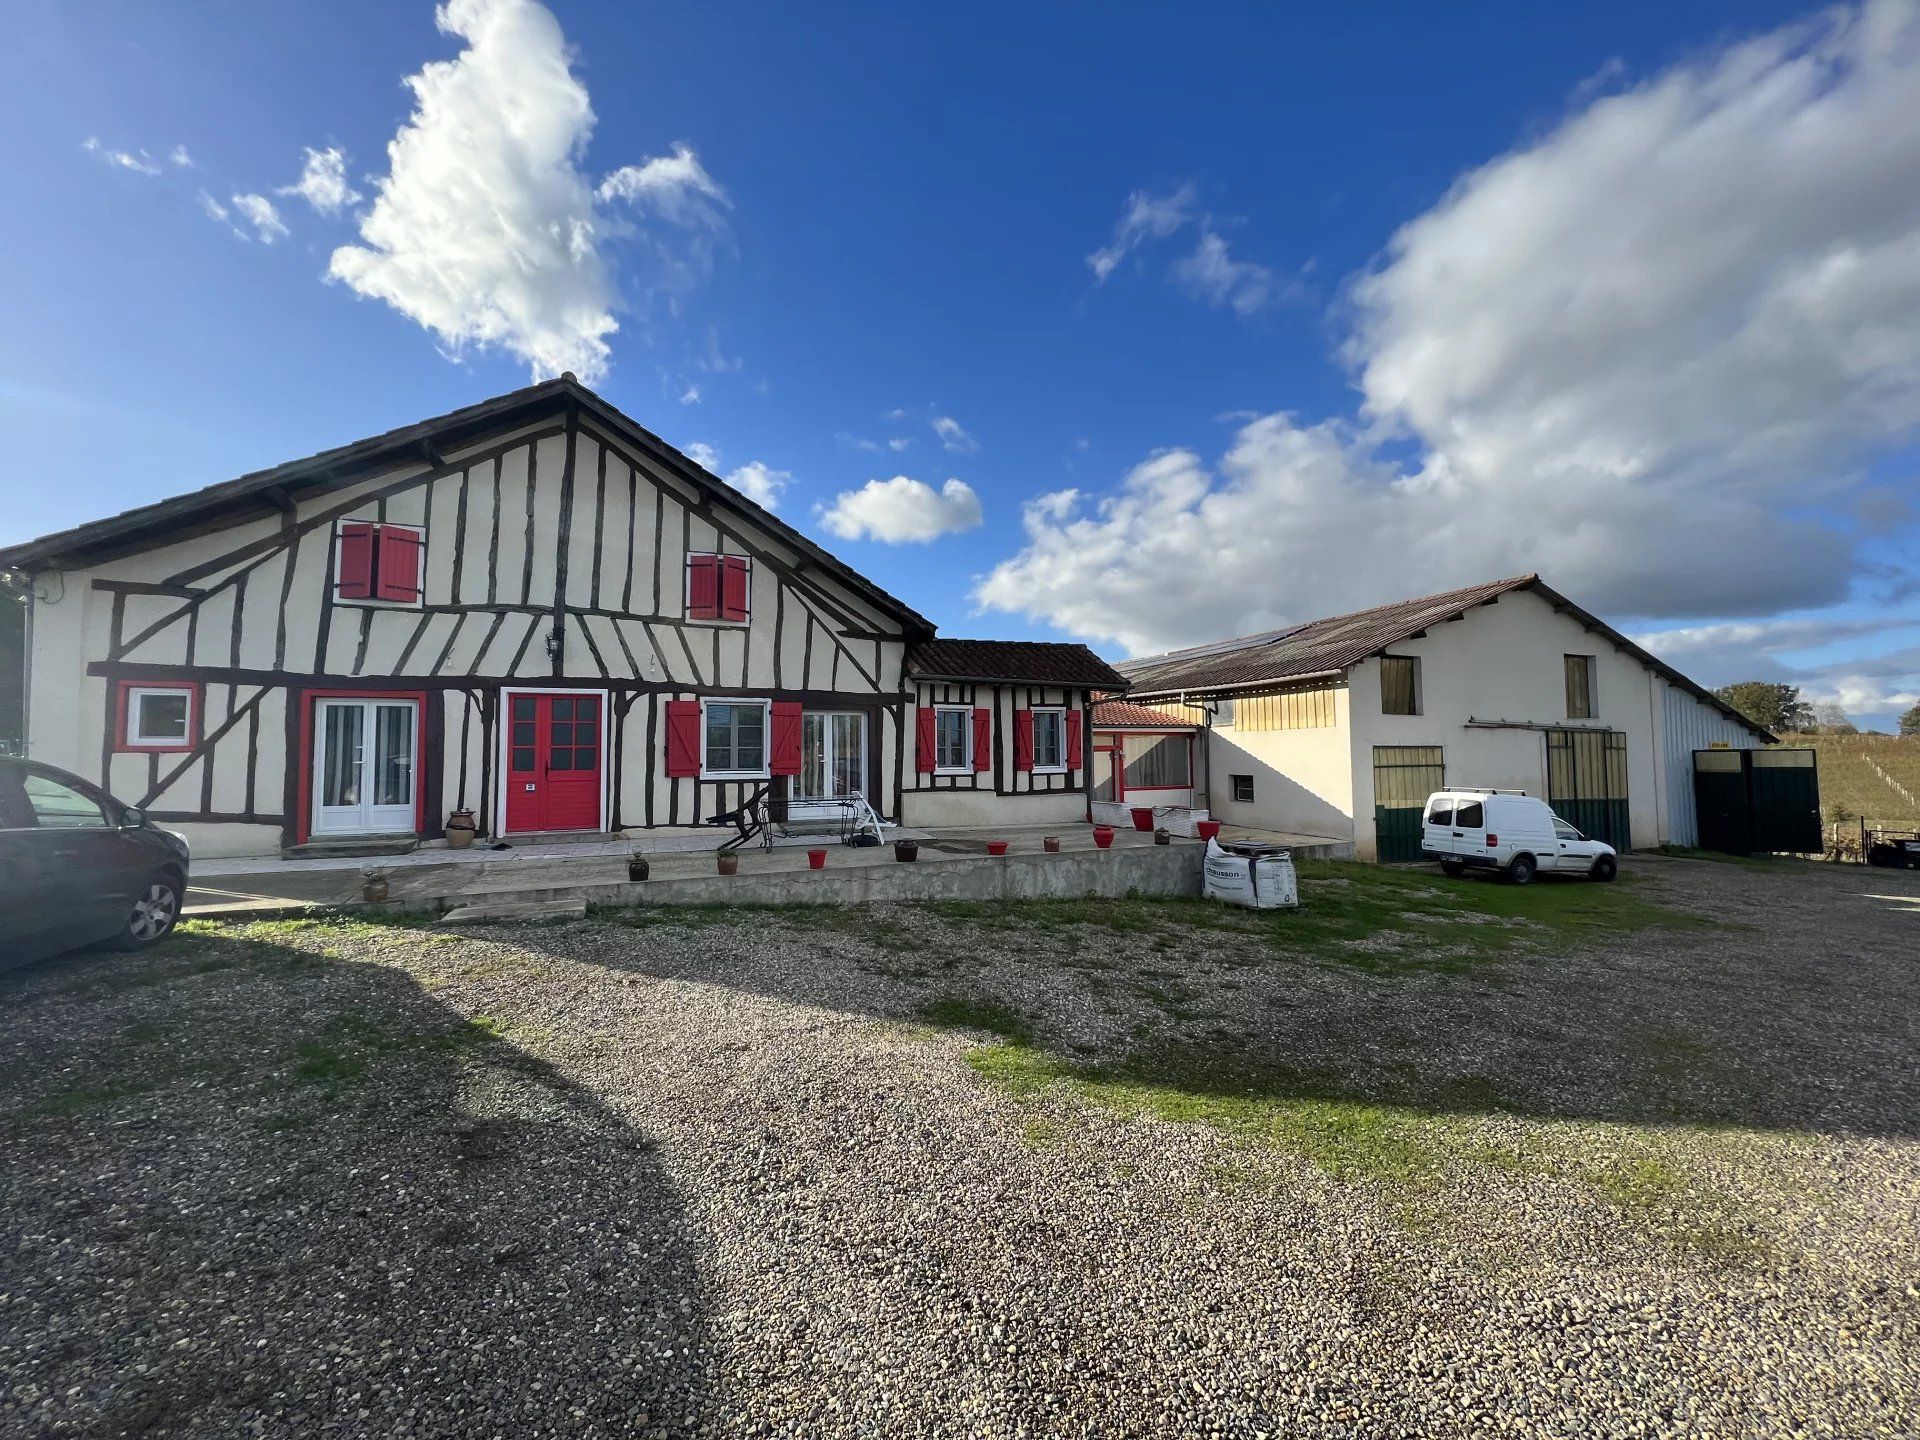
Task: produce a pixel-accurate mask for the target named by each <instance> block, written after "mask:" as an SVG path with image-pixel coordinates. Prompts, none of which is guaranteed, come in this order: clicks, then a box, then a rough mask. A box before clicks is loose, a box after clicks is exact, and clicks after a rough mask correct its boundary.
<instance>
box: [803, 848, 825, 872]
mask: <svg viewBox="0 0 1920 1440" xmlns="http://www.w3.org/2000/svg"><path fill="white" fill-rule="evenodd" d="M826 868H827V852H826V851H824V850H809V851H807V869H809V870H824V869H826Z"/></svg>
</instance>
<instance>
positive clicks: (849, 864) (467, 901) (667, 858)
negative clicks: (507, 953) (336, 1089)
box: [186, 824, 1352, 919]
mask: <svg viewBox="0 0 1920 1440" xmlns="http://www.w3.org/2000/svg"><path fill="white" fill-rule="evenodd" d="M728 833H730V832H728ZM1047 835H1058V836H1059V837H1060V850H1059V852H1058V853H1054V854H1050V853H1047V852H1046V851H1045V850H1044V849H1043V848H1042V843H1041V842H1042V839H1043V837H1045V836H1047ZM722 838H723V835H722V832H720V831H717V830H713V829H708V830H705V831H701V832H687V833H683V834H669V835H647V836H639V837H635V838H632V839H615V840H593V841H582V842H573V843H567V842H561V843H544V844H534V845H523V846H516V847H515V848H513V849H511V850H491V849H487V848H483V847H480V846H476V847H475V848H474V849H471V850H449V849H444V848H439V847H429V848H422V849H420V850H416V851H413V852H411V853H409V854H406V855H398V856H388V857H382V858H379V859H357V858H349V857H342V856H329V857H324V858H307V859H298V860H281V859H264V858H263V859H232V858H222V859H209V860H207V861H205V862H204V863H201V864H198V865H196V866H195V867H194V871H193V879H192V883H191V885H190V886H189V889H188V891H187V903H186V913H187V914H188V915H189V916H194V917H198V918H203V919H210V918H222V917H236V918H261V917H263V916H267V915H279V914H289V913H300V912H303V911H307V910H322V909H337V908H349V907H358V906H364V905H366V904H367V902H366V901H365V900H363V899H362V896H361V885H362V874H363V872H364V871H365V870H366V869H368V868H370V867H373V866H378V867H379V868H380V869H382V870H383V871H384V872H385V873H386V876H387V882H388V898H387V900H386V902H385V905H384V907H383V908H385V909H389V910H401V911H407V912H411V913H424V914H436V913H441V912H450V911H458V910H462V909H464V908H467V907H481V908H484V909H486V910H487V911H489V912H490V913H492V912H501V913H507V914H511V913H513V912H514V909H515V908H517V907H527V913H535V912H536V910H537V909H548V910H556V911H557V910H560V909H563V908H566V907H578V906H583V905H589V904H591V905H676V904H677V905H698V904H727V903H733V904H741V905H766V904H829V905H832V904H858V903H861V902H864V901H870V900H922V899H968V900H983V899H995V898H1007V899H1013V898H1027V897H1034V896H1077V895H1087V894H1098V895H1112V896H1120V895H1125V894H1127V893H1128V891H1130V890H1134V891H1139V892H1140V893H1143V894H1158V895H1182V894H1185V895H1192V894H1198V893H1199V888H1200V857H1201V853H1202V851H1203V849H1204V847H1203V846H1202V845H1201V844H1200V842H1199V841H1197V840H1184V839H1179V838H1175V839H1174V840H1173V841H1172V842H1171V843H1170V844H1168V845H1166V846H1156V845H1155V844H1154V843H1153V837H1152V836H1151V835H1149V834H1143V833H1140V832H1137V831H1128V830H1123V831H1118V832H1117V833H1116V834H1115V837H1114V842H1113V848H1112V849H1111V850H1108V851H1101V850H1099V849H1098V848H1097V847H1096V846H1095V845H1094V843H1093V829H1092V827H1091V826H1090V825H1086V824H1074V825H1051V826H1024V827H1004V828H998V829H993V830H984V829H981V830H959V829H950V830H943V831H940V832H938V833H932V832H927V831H917V830H910V829H904V828H900V827H894V828H890V829H889V830H888V831H887V843H886V844H884V845H881V846H877V847H872V848H866V849H856V848H852V847H849V846H846V845H842V844H840V843H839V842H838V841H837V840H835V839H833V838H831V837H821V836H802V835H795V836H788V837H783V838H780V839H778V840H776V841H775V843H774V845H773V848H771V849H769V850H762V849H760V848H758V847H757V846H749V847H747V848H745V849H743V850H741V851H740V852H739V855H740V869H739V873H738V874H736V875H721V874H719V873H717V870H716V868H715V865H714V852H715V850H716V849H717V848H718V846H719V843H720V840H721V839H722ZM896 838H900V839H914V840H918V841H919V844H920V858H919V859H918V860H917V861H915V862H914V863H911V864H902V863H900V862H899V861H897V860H896V859H895V858H894V849H893V844H892V842H893V840H894V839H896ZM1221 838H1222V839H1223V840H1233V839H1241V840H1260V841H1265V842H1268V843H1273V844H1283V845H1289V846H1292V847H1293V850H1294V854H1295V856H1296V857H1297V858H1301V859H1307V858H1335V857H1340V856H1348V855H1351V854H1352V845H1351V843H1350V842H1345V841H1335V840H1330V839H1328V838H1326V837H1324V836H1314V835H1281V834H1277V833H1272V832H1264V831H1252V830H1244V829H1238V828H1236V827H1233V826H1228V827H1227V828H1225V829H1224V830H1222V831H1221ZM989 840H1005V841H1007V842H1008V853H1007V854H1006V855H1005V856H990V855H988V853H987V842H988V841H989ZM813 848H824V849H825V850H826V852H827V864H826V868H825V869H824V870H820V871H815V870H811V869H809V868H808V865H807V854H806V852H807V851H808V850H809V849H813ZM634 850H640V851H643V852H644V853H645V854H646V856H647V859H648V861H649V863H650V864H651V866H652V873H651V875H650V877H649V878H648V879H646V880H644V881H638V882H635V881H629V880H628V879H627V878H626V860H627V856H628V854H629V853H631V852H632V851H634Z"/></svg>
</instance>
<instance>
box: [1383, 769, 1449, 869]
mask: <svg viewBox="0 0 1920 1440" xmlns="http://www.w3.org/2000/svg"><path fill="white" fill-rule="evenodd" d="M1446 775H1447V770H1446V764H1445V757H1444V755H1443V754H1442V752H1441V749H1440V747H1439V746H1438V745H1376V746H1374V747H1373V843H1374V845H1375V847H1376V848H1377V849H1378V851H1379V857H1380V860H1381V862H1382V863H1383V864H1394V863H1396V862H1401V861H1406V860H1418V859H1419V858H1420V817H1421V816H1422V815H1424V814H1425V813H1426V808H1427V796H1429V795H1431V794H1432V793H1433V792H1434V791H1436V790H1439V789H1441V788H1443V787H1444V786H1445V785H1446V783H1447V781H1446Z"/></svg>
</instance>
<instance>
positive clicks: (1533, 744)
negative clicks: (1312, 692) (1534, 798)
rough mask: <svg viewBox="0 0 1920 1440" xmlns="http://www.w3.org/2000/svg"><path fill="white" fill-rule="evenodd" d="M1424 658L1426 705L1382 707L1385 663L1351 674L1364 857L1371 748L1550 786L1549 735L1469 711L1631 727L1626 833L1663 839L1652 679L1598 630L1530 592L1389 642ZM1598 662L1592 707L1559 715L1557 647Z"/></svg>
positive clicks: (1480, 779) (1462, 772)
mask: <svg viewBox="0 0 1920 1440" xmlns="http://www.w3.org/2000/svg"><path fill="white" fill-rule="evenodd" d="M1391 653H1392V654H1395V655H1413V656H1418V657H1419V659H1420V662H1421V663H1420V690H1421V705H1420V708H1421V713H1420V714H1419V715H1384V714H1382V713H1381V711H1380V665H1379V662H1378V661H1377V660H1365V661H1362V662H1361V663H1360V664H1358V665H1356V666H1354V667H1353V669H1352V670H1351V671H1350V672H1349V681H1348V696H1349V699H1350V701H1351V716H1352V719H1351V729H1350V737H1351V742H1352V757H1351V767H1352V776H1353V809H1352V812H1351V813H1352V814H1353V815H1354V816H1355V826H1354V839H1355V842H1356V845H1357V853H1358V854H1359V855H1360V857H1361V858H1362V859H1372V858H1374V846H1373V822H1372V816H1373V747H1374V746H1376V745H1438V746H1440V747H1442V749H1443V750H1444V752H1445V764H1446V783H1447V784H1449V785H1485V786H1494V787H1498V788H1501V789H1518V790H1526V791H1527V792H1528V793H1530V794H1533V795H1541V796H1544V795H1545V794H1546V791H1547V758H1546V739H1545V736H1544V735H1543V734H1542V733H1541V732H1540V731H1539V730H1534V729H1483V728H1477V727H1469V726H1468V724H1467V721H1468V720H1469V719H1470V718H1472V719H1478V720H1482V721H1487V720H1504V721H1510V722H1519V723H1524V724H1530V725H1542V726H1557V725H1569V724H1570V725H1574V726H1577V727H1589V728H1606V729H1613V730H1619V731H1621V732H1623V733H1624V734H1625V735H1626V737H1627V789H1628V814H1629V817H1630V823H1631V828H1632V834H1633V843H1634V845H1635V846H1636V847H1638V846H1652V845H1657V844H1659V843H1660V842H1661V839H1662V835H1661V823H1660V803H1659V802H1660V784H1659V781H1660V748H1659V738H1658V727H1659V724H1660V721H1659V713H1660V699H1659V696H1658V695H1657V694H1656V692H1655V686H1656V683H1658V682H1659V677H1658V676H1656V675H1655V674H1654V672H1653V671H1651V670H1649V669H1648V668H1647V667H1646V666H1645V665H1643V664H1642V663H1641V662H1640V661H1639V660H1638V659H1636V658H1635V657H1633V656H1631V655H1628V654H1626V653H1624V652H1622V651H1619V650H1616V649H1615V648H1614V647H1613V645H1612V644H1611V643H1610V642H1609V641H1608V640H1607V639H1606V638H1605V637H1604V636H1601V635H1597V634H1594V633H1593V632H1591V631H1589V630H1587V629H1586V628H1584V627H1583V626H1582V625H1581V624H1580V623H1579V622H1578V621H1577V620H1575V619H1573V618H1572V617H1570V616H1567V615H1562V614H1558V613H1556V612H1555V611H1554V609H1553V607H1552V606H1551V605H1550V604H1548V603H1547V601H1545V600H1544V599H1542V598H1541V597H1539V596H1537V595H1534V594H1533V593H1531V592H1529V591H1518V592H1512V593H1509V594H1506V595H1503V596H1502V597H1501V598H1500V600H1499V603H1497V604H1494V605H1485V606H1480V607H1477V608H1475V609H1473V610H1469V611H1468V612H1467V613H1466V614H1465V615H1464V616H1463V617H1462V618H1461V619H1459V620H1457V621H1451V622H1447V623H1444V624H1441V625H1437V626H1435V627H1434V628H1433V629H1432V630H1430V631H1428V632H1427V634H1426V635H1424V636H1422V637H1421V638H1419V639H1416V640H1408V641H1406V642H1404V643H1402V644H1398V645H1395V646H1393V647H1391ZM1567 655H1592V656H1593V657H1594V660H1595V665H1594V670H1595V682H1594V716H1593V718H1592V719H1589V720H1570V719H1569V717H1568V716H1567V713H1566V708H1567V707H1566V676H1565V668H1564V665H1563V657H1565V656H1567Z"/></svg>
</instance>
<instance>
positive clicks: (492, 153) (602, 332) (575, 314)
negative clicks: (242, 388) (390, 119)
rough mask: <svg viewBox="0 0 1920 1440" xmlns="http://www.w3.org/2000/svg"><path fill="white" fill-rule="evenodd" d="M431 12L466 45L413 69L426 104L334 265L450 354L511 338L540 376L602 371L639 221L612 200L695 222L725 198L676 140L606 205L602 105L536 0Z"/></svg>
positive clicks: (463, 4)
mask: <svg viewBox="0 0 1920 1440" xmlns="http://www.w3.org/2000/svg"><path fill="white" fill-rule="evenodd" d="M434 18H435V22H436V23H437V24H438V25H439V27H440V29H441V30H442V31H444V32H445V33H447V34H449V35H453V36H457V37H458V38H459V39H461V40H463V41H464V42H465V44H466V48H465V49H463V50H462V51H461V52H460V53H459V54H458V55H457V56H455V57H454V58H453V59H452V60H445V61H435V62H432V63H430V64H428V65H426V66H424V67H422V69H421V70H420V72H419V73H418V74H416V75H413V76H410V77H409V78H408V80H407V84H408V86H409V87H410V88H411V89H412V91H413V96H414V110H413V114H412V115H411V117H410V118H409V119H408V120H407V121H406V123H405V124H403V125H402V126H401V127H400V130H399V132H398V133H397V134H396V135H395V136H394V138H393V140H392V141H391V142H390V143H389V144H388V146H387V160H388V173H387V175H386V176H385V177H383V178H382V179H380V180H379V181H378V182H377V185H378V192H379V193H378V194H377V195H376V196H375V198H374V202H373V205H372V206H371V207H370V208H369V210H368V211H367V213H366V214H365V216H364V217H363V218H362V220H361V222H360V239H361V241H362V243H361V244H358V245H344V246H341V247H340V248H339V249H338V250H336V251H334V253H333V259H332V263H331V264H330V266H329V270H328V273H329V275H330V276H331V277H332V278H334V279H336V280H339V281H341V282H342V283H344V284H346V285H347V286H349V287H351V288H352V289H353V290H355V291H356V292H358V293H359V294H362V295H366V296H370V297H373V298H375V299H379V300H384V301H385V302H386V303H388V304H389V305H391V306H393V307H394V308H395V309H396V310H398V311H400V313H401V314H403V315H406V316H407V317H408V318H410V319H412V320H414V321H416V322H417V323H418V324H420V325H422V326H424V327H425V328H426V329H428V330H430V331H432V332H433V333H434V334H435V335H436V336H437V337H439V339H440V340H441V342H442V343H443V344H445V345H446V346H448V347H449V348H450V349H452V350H455V351H458V350H459V349H461V348H462V347H465V346H481V347H499V348H502V349H505V350H507V351H508V352H509V353H511V354H514V355H517V356H519V357H520V358H521V359H523V360H525V361H526V362H527V363H528V365H529V367H530V368H531V369H532V371H533V373H534V375H535V377H536V378H538V377H541V376H546V375H553V374H557V373H559V372H560V371H562V370H572V371H574V372H575V373H576V374H578V375H579V376H580V377H581V378H582V379H583V380H588V381H592V380H596V379H598V378H599V377H600V376H601V375H603V374H604V373H605V371H606V369H607V366H608V363H609V359H610V352H609V348H608V344H607V337H608V336H610V335H612V334H613V333H614V332H615V331H616V330H617V329H618V328H619V327H618V323H617V322H616V321H615V319H614V315H613V312H614V310H615V308H616V306H617V304H618V301H619V295H618V289H617V285H616V281H615V277H614V274H613V269H612V265H611V262H610V259H609V254H608V250H607V242H608V241H609V239H611V238H615V237H617V236H619V235H621V234H623V233H625V232H628V231H630V230H631V229H632V225H633V222H631V221H629V220H627V219H625V218H623V217H621V216H616V215H611V214H609V213H608V212H607V211H606V210H605V209H604V208H603V204H604V203H613V202H616V201H617V202H628V201H640V200H643V199H644V201H645V205H644V207H642V208H645V209H646V210H648V211H649V212H650V213H651V214H653V215H655V216H657V217H660V218H663V219H666V220H669V221H680V222H683V223H685V222H686V221H687V220H688V218H689V217H695V218H700V217H703V216H704V215H706V214H707V213H710V212H711V210H712V207H714V206H717V205H718V204H720V203H722V202H723V200H724V197H722V196H718V195H716V194H714V193H712V192H713V191H715V190H717V188H718V187H717V186H714V185H713V182H712V180H711V177H708V176H707V175H706V172H705V171H704V170H702V169H700V167H699V165H698V162H697V160H694V159H693V156H692V152H691V151H686V152H685V155H684V158H683V156H682V152H681V151H676V152H675V154H674V156H672V157H669V158H667V159H666V160H662V161H649V162H647V164H645V165H642V166H638V167H627V168H628V170H631V171H633V172H634V176H633V178H632V179H631V180H623V181H621V182H620V183H619V184H618V185H616V186H614V188H613V189H612V190H609V191H608V192H607V199H606V201H605V202H603V201H602V199H601V197H600V195H599V194H597V193H596V188H595V186H594V185H593V184H592V182H591V181H590V180H589V179H588V178H587V176H586V175H585V174H584V173H582V170H581V162H582V160H583V158H584V154H585V151H586V147H587V142H588V139H589V137H590V136H591V134H592V131H593V123H594V117H593V107H592V104H591V103H590V101H589V99H588V95H587V90H586V87H585V86H584V85H583V84H581V82H580V80H579V79H578V78H577V77H576V76H575V75H574V74H573V72H572V69H571V67H570V64H569V53H568V49H567V44H566V37H565V36H564V35H563V34H562V33H561V30H560V25H559V22H558V21H557V20H555V19H554V17H553V14H552V12H551V11H549V10H548V9H547V8H546V7H545V6H544V5H541V4H538V3H536V0H445V3H444V4H442V5H441V6H440V7H439V8H438V9H437V10H436V11H435V12H434ZM659 166H664V167H666V168H665V169H664V170H663V169H658V168H655V167H659ZM626 173H627V171H626V170H622V171H616V172H615V176H620V175H623V174H626ZM641 176H648V177H649V178H648V179H646V181H645V183H642V181H641V179H640V178H639V177H641ZM613 183H614V181H613V177H609V180H608V181H607V182H606V184H608V185H613ZM630 190H631V191H632V192H633V193H631V194H629V193H628V191H630ZM702 206H705V207H708V209H707V210H702V209H701V207H702ZM701 223H702V224H705V223H707V222H706V221H705V219H704V218H702V219H701Z"/></svg>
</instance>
